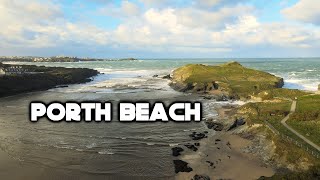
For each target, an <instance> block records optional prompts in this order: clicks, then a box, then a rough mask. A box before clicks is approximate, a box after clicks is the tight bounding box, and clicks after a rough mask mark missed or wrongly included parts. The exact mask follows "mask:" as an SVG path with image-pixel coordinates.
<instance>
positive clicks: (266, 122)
mask: <svg viewBox="0 0 320 180" xmlns="http://www.w3.org/2000/svg"><path fill="white" fill-rule="evenodd" d="M264 122H265V124H266V125H267V127H268V128H269V129H270V130H271V131H272V132H273V133H275V134H277V135H279V136H280V137H281V138H282V139H284V140H286V141H289V142H291V143H294V144H295V145H297V146H298V147H300V148H302V149H304V150H305V151H307V152H308V153H310V154H311V155H312V156H314V157H316V158H317V159H320V153H319V152H318V151H317V150H314V149H313V148H309V147H308V145H305V144H302V143H300V142H299V141H297V140H295V139H293V138H291V137H289V136H287V135H285V134H283V133H280V132H279V131H278V130H277V129H276V128H274V127H273V126H272V125H271V124H270V123H269V122H268V121H264Z"/></svg>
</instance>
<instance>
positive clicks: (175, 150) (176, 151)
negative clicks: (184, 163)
mask: <svg viewBox="0 0 320 180" xmlns="http://www.w3.org/2000/svg"><path fill="white" fill-rule="evenodd" d="M171 150H172V156H175V157H177V156H180V155H181V154H180V153H181V152H182V151H183V149H182V148H181V147H174V148H172V149H171Z"/></svg>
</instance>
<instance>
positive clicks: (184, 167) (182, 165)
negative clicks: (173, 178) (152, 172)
mask: <svg viewBox="0 0 320 180" xmlns="http://www.w3.org/2000/svg"><path fill="white" fill-rule="evenodd" d="M173 164H174V169H175V172H176V173H178V172H191V171H192V170H193V169H192V168H191V167H189V166H188V163H187V162H185V161H182V160H173Z"/></svg>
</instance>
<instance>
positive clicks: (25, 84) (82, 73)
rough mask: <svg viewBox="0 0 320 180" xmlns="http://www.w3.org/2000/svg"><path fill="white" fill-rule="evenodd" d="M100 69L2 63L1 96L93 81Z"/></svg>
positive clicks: (0, 70) (0, 74) (0, 68)
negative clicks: (92, 78)
mask: <svg viewBox="0 0 320 180" xmlns="http://www.w3.org/2000/svg"><path fill="white" fill-rule="evenodd" d="M97 74H99V72H98V71H96V70H93V69H87V68H63V67H44V66H34V65H10V64H2V63H0V97H4V96H10V95H16V94H20V93H26V92H31V91H40V90H47V89H51V88H55V87H57V86H64V85H68V84H78V83H85V82H89V81H91V77H93V76H96V75H97Z"/></svg>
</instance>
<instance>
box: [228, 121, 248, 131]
mask: <svg viewBox="0 0 320 180" xmlns="http://www.w3.org/2000/svg"><path fill="white" fill-rule="evenodd" d="M245 123H246V121H245V120H244V118H237V119H236V120H235V121H234V122H233V124H232V125H231V126H230V127H229V128H228V130H227V131H231V130H232V129H234V128H236V127H238V126H242V125H244V124H245Z"/></svg>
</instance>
